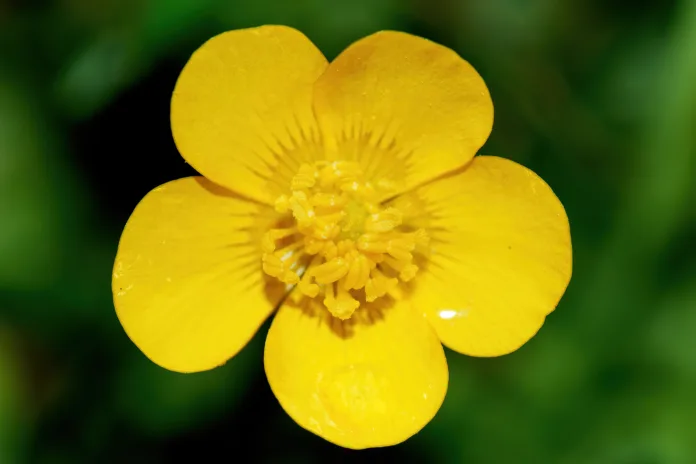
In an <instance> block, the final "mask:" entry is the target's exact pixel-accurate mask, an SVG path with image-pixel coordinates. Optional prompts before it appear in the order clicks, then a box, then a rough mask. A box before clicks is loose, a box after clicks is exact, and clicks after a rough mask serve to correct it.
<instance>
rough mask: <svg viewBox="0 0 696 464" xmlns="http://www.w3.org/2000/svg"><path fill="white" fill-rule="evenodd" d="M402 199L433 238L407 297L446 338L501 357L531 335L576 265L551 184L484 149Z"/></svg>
mask: <svg viewBox="0 0 696 464" xmlns="http://www.w3.org/2000/svg"><path fill="white" fill-rule="evenodd" d="M399 201H402V202H403V201H412V202H413V204H412V209H411V210H412V211H416V210H419V209H420V210H421V213H422V215H421V217H419V218H411V220H412V221H415V223H417V224H418V225H420V226H423V227H427V230H428V231H429V233H430V236H431V242H430V258H429V260H428V263H427V264H426V266H425V267H424V269H423V272H422V275H419V276H418V277H417V279H416V283H415V289H414V291H413V293H412V295H411V298H413V303H414V305H415V306H416V307H417V308H418V309H419V310H422V311H423V313H424V314H425V316H426V317H427V318H428V320H429V321H430V322H431V323H432V325H433V327H434V328H435V330H436V331H437V333H438V335H439V337H440V339H441V340H442V342H443V343H444V344H445V345H447V346H448V347H450V348H452V349H453V350H455V351H458V352H460V353H464V354H468V355H472V356H498V355H503V354H506V353H510V352H512V351H514V350H516V349H517V348H519V347H520V346H522V345H523V344H524V343H525V342H526V341H527V340H529V339H530V338H531V337H532V336H534V334H535V333H536V332H537V331H538V330H539V328H540V327H541V326H542V324H543V323H544V319H545V317H546V315H548V314H549V313H550V312H551V311H553V310H554V308H555V307H556V305H557V303H558V301H559V300H560V298H561V296H562V295H563V293H564V291H565V289H566V286H567V285H568V282H569V280H570V276H571V268H572V264H571V243H570V233H569V226H568V218H567V217H566V213H565V211H564V209H563V206H562V205H561V203H560V202H559V200H558V198H556V196H555V195H554V193H553V192H552V191H551V188H549V186H548V185H547V184H546V183H545V182H544V181H543V180H542V179H540V178H539V177H538V176H537V175H536V174H534V173H533V172H532V171H530V170H528V169H527V168H525V167H523V166H521V165H519V164H517V163H514V162H512V161H509V160H505V159H502V158H496V157H491V156H481V157H477V158H475V159H474V160H473V161H472V162H471V164H470V165H469V166H468V167H467V168H465V169H464V170H463V171H462V172H460V173H458V174H456V175H453V176H450V177H447V178H445V179H441V180H438V181H436V182H433V183H432V184H430V185H427V186H424V187H422V188H420V189H418V191H417V192H416V196H415V197H412V198H408V197H404V198H402V199H400V200H399Z"/></svg>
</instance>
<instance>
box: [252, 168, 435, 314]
mask: <svg viewBox="0 0 696 464" xmlns="http://www.w3.org/2000/svg"><path fill="white" fill-rule="evenodd" d="M290 192H291V193H290V194H289V195H281V196H280V197H278V199H277V200H276V203H275V207H276V210H277V211H278V212H280V213H283V214H287V217H288V227H284V228H278V229H271V230H269V231H268V232H266V234H265V235H264V236H263V241H262V247H263V258H262V259H263V270H264V271H265V272H266V273H267V274H268V275H270V276H273V277H275V278H277V279H278V280H280V281H281V282H284V283H286V284H289V285H297V288H298V289H299V291H300V292H301V293H302V294H303V295H304V296H307V297H309V298H316V297H321V298H323V302H324V305H325V306H326V308H327V309H328V310H329V311H330V312H331V314H333V315H334V316H336V317H338V318H340V319H348V318H350V316H351V315H352V314H353V312H354V311H355V310H356V309H358V307H360V304H361V301H365V302H372V301H375V300H376V299H378V298H381V297H384V296H385V295H387V294H391V293H392V292H393V291H394V289H395V287H396V285H397V284H398V282H399V281H404V282H406V281H409V280H411V279H412V278H413V277H414V276H415V275H416V272H417V271H418V267H417V266H416V265H415V264H414V263H413V250H414V249H415V247H416V245H419V244H420V245H424V244H426V243H427V239H428V237H427V235H426V233H425V231H423V230H422V229H418V230H412V231H409V230H406V228H405V227H404V226H403V224H402V220H403V214H402V212H401V211H400V210H399V209H397V208H394V207H384V206H383V205H381V204H380V203H379V201H378V193H377V192H376V190H375V188H374V186H373V185H372V184H371V183H370V182H367V181H366V180H365V179H364V177H363V174H362V172H361V171H360V168H359V166H358V165H357V164H356V163H354V162H350V161H332V162H329V161H320V162H317V163H315V164H313V165H309V164H303V165H302V166H300V169H299V170H298V172H297V174H296V175H295V176H294V177H293V178H292V181H291V183H290Z"/></svg>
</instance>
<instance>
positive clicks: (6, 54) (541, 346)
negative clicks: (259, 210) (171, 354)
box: [0, 0, 696, 464]
mask: <svg viewBox="0 0 696 464" xmlns="http://www.w3.org/2000/svg"><path fill="white" fill-rule="evenodd" d="M268 23H281V24H288V25H292V26H295V27H297V28H299V29H301V30H302V31H304V32H305V33H306V34H307V35H308V36H309V37H310V38H311V39H312V40H313V41H314V42H315V43H316V44H317V45H318V46H319V47H320V48H321V49H322V50H323V51H324V52H325V54H326V55H327V56H328V57H329V58H333V57H334V56H335V55H336V54H337V53H338V52H339V51H340V50H342V49H343V48H344V47H346V46H347V45H348V44H349V43H351V42H352V41H354V40H356V39H358V38H360V37H362V36H364V35H366V34H369V33H371V32H374V31H377V30H380V29H399V30H404V31H408V32H412V33H415V34H418V35H421V36H424V37H427V38H430V39H433V40H435V41H437V42H440V43H443V44H445V45H447V46H450V47H452V48H454V49H455V50H457V51H458V52H459V53H460V54H461V55H462V56H463V57H464V58H465V59H467V60H468V61H470V62H471V63H472V64H473V65H474V66H475V67H476V68H477V69H478V71H479V72H480V73H481V74H482V76H483V77H484V79H485V80H486V82H487V83H488V86H489V88H490V90H491V94H492V96H493V100H494V103H495V109H496V122H495V127H494V129H493V134H492V136H491V138H490V140H489V141H488V143H487V144H486V145H485V147H484V148H483V149H482V153H485V154H494V155H499V156H504V157H508V158H511V159H513V160H515V161H518V162H520V163H522V164H524V165H526V166H528V167H530V168H532V169H533V170H534V171H536V172H537V173H539V174H540V175H541V176H542V177H543V178H544V179H545V180H546V181H547V182H548V183H549V184H550V185H551V186H552V187H553V189H554V190H555V191H556V193H557V195H558V196H559V197H560V199H561V200H562V202H563V203H564V205H565V207H566V209H567V211H568V216H569V217H570V222H571V230H572V235H573V245H574V261H575V264H574V276H573V280H572V282H571V284H570V287H569V289H568V292H567V293H566V295H565V297H564V298H563V300H562V301H561V303H560V305H559V307H558V309H557V311H556V312H555V313H553V314H552V315H551V316H550V317H549V318H548V320H547V323H546V325H545V326H544V328H543V329H542V330H541V332H540V334H539V335H538V336H537V337H536V338H534V339H533V340H532V341H531V342H529V343H528V344H527V345H525V346H524V347H523V348H522V349H520V350H519V351H518V352H516V353H514V354H512V355H509V356H506V357H503V358H498V359H474V358H468V357H464V356H460V355H456V354H455V353H451V352H449V353H448V359H449V363H450V369H451V380H450V390H449V393H448V396H447V399H446V400H445V403H444V405H443V407H442V409H441V411H440V412H439V413H438V415H437V416H436V418H435V419H434V420H433V421H432V422H431V423H430V424H429V425H428V426H427V427H426V428H425V429H424V430H423V431H422V432H421V433H419V434H418V435H416V436H415V437H413V438H412V439H410V440H409V441H407V442H406V443H405V444H403V445H400V446H397V447H393V448H388V449H382V450H371V451H367V452H362V453H356V452H351V451H347V450H342V449H339V448H337V447H335V446H333V445H330V444H328V443H326V442H324V441H323V440H321V439H319V438H316V437H314V436H313V435H311V434H309V433H307V432H305V431H303V430H301V429H300V428H299V427H298V426H297V425H295V424H294V422H292V420H290V419H289V418H288V417H287V416H286V415H285V413H284V412H283V411H282V410H281V408H280V406H279V405H278V403H277V401H276V400H275V398H274V397H273V395H272V394H271V392H270V389H269V387H268V385H267V383H266V380H265V378H264V374H263V366H262V348H263V334H264V332H265V330H266V329H265V327H264V329H262V331H261V333H260V334H259V335H258V336H257V337H256V338H255V339H254V341H253V342H252V344H251V345H250V346H249V347H248V348H247V349H246V350H244V351H243V352H242V354H241V355H240V356H238V357H237V358H235V359H233V360H232V361H230V362H229V363H228V364H227V365H226V366H224V367H222V368H220V369H217V370H215V371H212V372H208V373H202V374H196V375H188V376H187V375H180V374H174V373H170V372H167V371H164V370H162V369H160V368H158V367H157V366H155V365H154V364H152V363H150V362H149V361H148V360H147V359H146V358H145V357H144V356H143V355H142V354H141V353H140V352H139V351H138V350H137V349H136V348H135V347H134V346H133V344H132V343H131V342H130V341H129V340H128V338H127V337H126V335H125V334H124V332H123V331H122V329H121V327H120V325H119V323H118V321H117V319H116V317H115V314H114V309H113V305H112V301H111V290H110V279H111V266H112V260H113V257H114V254H115V251H116V246H117V243H118V238H119V234H120V232H121V229H122V227H123V225H124V224H125V222H126V220H127V218H128V216H129V214H130V212H131V211H132V209H133V208H134V206H135V205H136V203H137V202H138V200H140V198H141V197H142V196H143V195H144V194H145V193H147V192H148V191H149V190H150V189H151V188H153V187H155V186H157V185H159V184H161V183H164V182H166V181H168V180H172V179H175V178H178V177H183V176H186V175H189V174H191V172H192V171H190V168H189V167H188V166H187V165H186V164H185V163H184V162H183V160H182V159H181V158H180V157H179V156H178V154H177V152H176V149H175V146H174V144H173V142H172V139H171V134H170V129H169V98H170V94H171V91H172V89H173V86H174V83H175V81H176V78H177V76H178V73H179V71H180V70H181V68H182V66H183V65H184V63H185V62H186V60H187V58H188V56H189V55H190V54H191V53H192V51H193V50H194V49H195V48H196V47H197V46H199V45H200V44H202V43H203V42H204V41H205V40H206V39H207V38H209V37H210V36H212V35H214V34H216V33H219V32H222V31H224V30H229V29H236V28H242V27H249V26H255V25H260V24H268ZM695 174H696V1H688V0H681V1H677V0H634V1H619V0H576V1H558V0H468V1H464V0H428V1H426V0H410V1H397V0H381V1H380V0H332V1H329V0H295V1H285V0H254V1H244V2H243V1H235V0H149V1H146V0H53V1H40V0H14V1H13V0H9V1H8V0H0V463H1V464H13V463H25V462H27V463H80V462H86V463H92V462H99V463H111V462H115V463H120V462H129V463H130V462H134V463H140V462H142V463H145V462H147V463H153V462H175V461H179V460H184V459H187V460H190V459H198V460H200V461H206V460H207V457H209V456H212V455H216V454H219V455H221V456H222V459H225V460H229V461H232V462H234V461H241V462H248V461H251V462H256V461H258V462H324V461H336V462H343V461H349V460H357V459H360V460H362V461H367V462H370V461H384V460H390V459H395V460H396V459H400V460H402V461H412V462H452V463H460V462H462V463H494V464H506V463H564V464H565V463H567V464H585V463H588V464H589V463H591V464H595V463H597V464H604V463H607V464H614V463H618V464H661V463H666V464H681V463H684V464H693V463H696V397H695V394H696V266H694V264H696V207H694V200H695V199H696V198H695V195H696V183H695V182H692V179H695V178H696V175H695ZM243 456H248V457H247V458H243Z"/></svg>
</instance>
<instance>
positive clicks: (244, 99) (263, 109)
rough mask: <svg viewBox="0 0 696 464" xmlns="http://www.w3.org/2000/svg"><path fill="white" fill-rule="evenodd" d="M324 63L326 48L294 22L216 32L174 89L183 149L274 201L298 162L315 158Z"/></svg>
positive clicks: (252, 193) (220, 179) (199, 166)
mask: <svg viewBox="0 0 696 464" xmlns="http://www.w3.org/2000/svg"><path fill="white" fill-rule="evenodd" d="M325 68H326V59H325V58H324V56H323V55H322V54H321V52H320V51H319V50H318V49H317V48H316V47H315V46H314V45H313V44H312V43H311V42H310V41H309V39H307V37H305V36H304V35H302V33H301V32H299V31H297V30H295V29H292V28H289V27H284V26H263V27H257V28H253V29H242V30H236V31H230V32H225V33H223V34H220V35H218V36H215V37H213V38H212V39H210V40H208V41H207V42H206V43H205V44H204V45H203V46H201V47H200V48H199V49H198V50H196V52H195V53H194V54H193V56H191V59H190V60H189V62H188V63H187V64H186V66H185V67H184V69H183V71H182V72H181V75H180V76H179V80H178V81H177V83H176V88H175V89H174V95H173V96H172V108H171V120H172V131H173V134H174V140H175V141H176V145H177V147H178V149H179V151H180V152H181V154H182V156H183V157H184V158H185V159H186V161H188V162H189V163H190V164H191V165H192V166H193V167H194V168H195V169H196V170H198V171H199V172H200V173H201V174H203V175H204V176H206V177H207V178H208V179H210V180H212V181H214V182H216V183H218V184H221V185H224V186H226V187H228V188H230V189H233V190H234V191H236V192H239V193H241V194H243V195H246V196H248V197H251V198H254V199H256V200H259V201H263V202H266V203H269V204H270V203H271V202H272V201H273V200H275V198H276V197H277V196H278V194H279V192H280V191H281V190H282V189H284V188H286V187H287V186H288V185H289V182H290V179H291V178H292V176H294V175H295V174H296V172H297V169H298V168H299V166H300V164H301V163H302V162H303V161H306V160H308V159H314V158H313V157H314V153H313V151H312V150H313V148H312V147H314V146H315V145H316V144H318V140H319V134H318V129H317V126H316V121H315V119H314V116H313V114H312V106H311V93H312V85H313V84H314V82H315V80H316V79H317V77H318V76H319V75H320V74H321V73H322V72H323V71H324V69H325ZM281 187H282V189H281Z"/></svg>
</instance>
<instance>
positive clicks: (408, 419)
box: [265, 303, 448, 449]
mask: <svg viewBox="0 0 696 464" xmlns="http://www.w3.org/2000/svg"><path fill="white" fill-rule="evenodd" d="M265 367H266V375H267V377H268V381H269V383H270V385H271V388H272V389H273V393H274V394H275V396H276V397H277V398H278V401H280V404H281V405H282V406H283V408H284V409H285V410H286V411H287V413H288V414H289V415H290V416H291V417H292V418H293V419H294V420H295V421H296V422H297V423H298V424H300V425H301V426H302V427H304V428H306V429H308V430H310V431H312V432H314V433H316V434H317V435H319V436H321V437H323V438H325V439H326V440H329V441H331V442H333V443H335V444H338V445H341V446H344V447H347V448H356V449H360V448H369V447H379V446H388V445H393V444H396V443H400V442H402V441H404V440H406V439H407V438H408V437H410V436H411V435H413V434H414V433H416V432H418V431H419V430H420V429H421V428H422V427H423V426H424V425H425V424H426V423H428V422H429V421H430V419H432V417H433V416H434V415H435V413H436V412H437V410H438V409H439V407H440V405H441V404H442V400H443V399H444V396H445V391H446V390H447V381H448V373H447V362H446V360H445V356H444V353H443V349H442V345H441V344H440V342H439V341H438V339H437V336H436V335H435V332H434V331H433V330H432V328H431V327H430V326H429V325H428V323H427V321H426V320H425V319H424V318H423V317H422V316H421V315H420V314H418V313H416V312H415V311H414V310H413V309H412V308H411V307H410V306H409V305H407V304H397V305H396V306H391V307H388V308H383V309H381V310H378V309H370V310H369V311H366V310H363V309H361V310H358V312H356V313H355V314H354V315H353V317H352V318H351V319H350V320H348V321H344V322H341V321H340V320H339V319H337V318H334V317H333V316H330V315H329V313H328V311H327V310H326V309H324V308H323V307H318V306H317V307H312V306H305V307H303V308H298V307H294V306H290V305H289V303H288V304H286V305H284V306H283V307H281V309H280V310H279V312H278V314H277V315H276V317H275V319H274V320H273V324H272V325H271V329H270V331H269V333H268V338H267V340H266V352H265Z"/></svg>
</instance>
